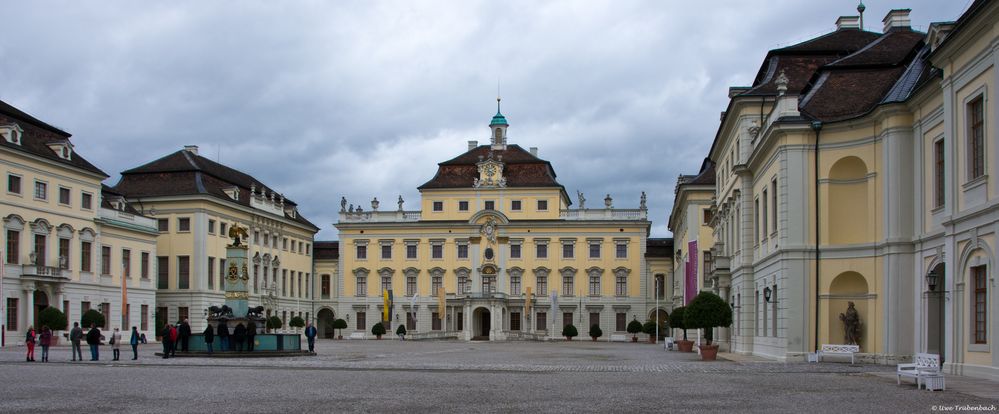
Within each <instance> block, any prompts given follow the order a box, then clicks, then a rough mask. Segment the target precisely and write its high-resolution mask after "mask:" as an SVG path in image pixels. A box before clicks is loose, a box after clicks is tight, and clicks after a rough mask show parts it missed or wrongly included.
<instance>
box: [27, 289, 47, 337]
mask: <svg viewBox="0 0 999 414" xmlns="http://www.w3.org/2000/svg"><path fill="white" fill-rule="evenodd" d="M47 307H49V295H46V294H45V292H43V291H41V290H36V291H35V320H33V321H31V323H32V326H34V327H35V329H36V330H39V331H40V330H41V329H42V326H41V325H40V321H41V316H42V311H43V310H45V308H47Z"/></svg>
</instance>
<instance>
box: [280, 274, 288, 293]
mask: <svg viewBox="0 0 999 414" xmlns="http://www.w3.org/2000/svg"><path fill="white" fill-rule="evenodd" d="M281 296H288V269H281Z"/></svg>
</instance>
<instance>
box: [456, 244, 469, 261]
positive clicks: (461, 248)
mask: <svg viewBox="0 0 999 414" xmlns="http://www.w3.org/2000/svg"><path fill="white" fill-rule="evenodd" d="M458 258H459V259H467V258H468V245H467V244H459V245H458Z"/></svg>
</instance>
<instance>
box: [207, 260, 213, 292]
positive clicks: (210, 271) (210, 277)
mask: <svg viewBox="0 0 999 414" xmlns="http://www.w3.org/2000/svg"><path fill="white" fill-rule="evenodd" d="M208 289H209V290H214V289H215V258H214V257H211V256H208Z"/></svg>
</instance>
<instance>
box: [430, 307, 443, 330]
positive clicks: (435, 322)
mask: <svg viewBox="0 0 999 414" xmlns="http://www.w3.org/2000/svg"><path fill="white" fill-rule="evenodd" d="M430 330H432V331H439V330H441V314H439V313H437V312H431V313H430Z"/></svg>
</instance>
